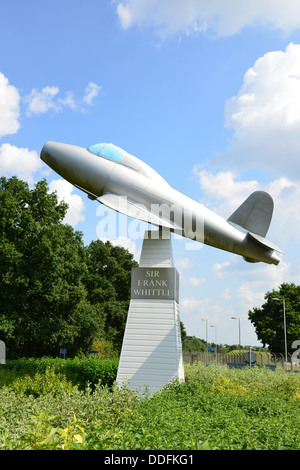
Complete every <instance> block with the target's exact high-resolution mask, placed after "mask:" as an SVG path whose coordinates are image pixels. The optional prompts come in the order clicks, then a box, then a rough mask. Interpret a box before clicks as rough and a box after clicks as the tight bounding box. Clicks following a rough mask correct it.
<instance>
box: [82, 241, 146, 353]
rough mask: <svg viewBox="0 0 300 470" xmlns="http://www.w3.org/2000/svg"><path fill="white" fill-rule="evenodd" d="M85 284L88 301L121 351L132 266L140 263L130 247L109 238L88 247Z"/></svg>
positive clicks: (106, 337) (105, 332) (106, 333)
mask: <svg viewBox="0 0 300 470" xmlns="http://www.w3.org/2000/svg"><path fill="white" fill-rule="evenodd" d="M86 255H87V268H88V269H87V273H86V276H85V286H86V289H87V292H88V300H89V301H90V303H91V304H92V305H94V306H95V308H96V309H97V311H98V312H99V315H101V317H102V319H103V322H104V338H105V339H106V340H108V341H110V342H112V343H113V345H114V347H115V348H116V349H117V350H119V351H120V349H121V346H122V340H123V335H124V330H125V325H126V318H127V313H128V308H129V299H130V284H131V268H132V267H134V266H137V265H138V264H137V262H136V261H134V259H133V255H132V254H131V253H129V251H128V250H126V249H124V248H122V247H120V246H113V245H112V244H111V243H110V242H109V241H107V242H106V243H103V242H102V241H101V240H97V241H93V242H91V243H90V245H89V246H88V247H86Z"/></svg>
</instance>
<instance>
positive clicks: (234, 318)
mask: <svg viewBox="0 0 300 470" xmlns="http://www.w3.org/2000/svg"><path fill="white" fill-rule="evenodd" d="M231 318H232V319H233V320H238V321H239V346H241V344H242V343H241V319H240V318H237V317H231Z"/></svg>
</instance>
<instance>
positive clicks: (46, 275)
mask: <svg viewBox="0 0 300 470" xmlns="http://www.w3.org/2000/svg"><path fill="white" fill-rule="evenodd" d="M66 211H67V205H66V204H65V203H58V200H57V196H56V194H54V193H49V192H48V187H47V183H46V181H45V180H43V181H40V182H38V183H37V184H36V185H35V187H34V188H33V189H30V188H29V187H28V184H27V183H25V182H23V181H20V180H18V179H17V178H16V177H13V178H10V179H6V178H4V177H1V178H0V299H1V303H0V339H2V340H4V341H5V343H6V348H7V354H8V355H9V357H13V356H42V355H56V354H57V353H58V349H59V348H60V347H65V348H67V349H68V353H71V354H75V353H76V352H78V351H79V350H80V349H82V350H86V349H87V348H88V347H89V346H90V345H91V344H92V341H93V339H94V337H95V335H96V334H97V333H98V332H99V331H100V330H101V327H102V326H103V325H101V317H99V315H98V312H97V310H96V309H95V307H94V305H93V304H92V303H91V302H90V301H89V300H88V299H87V292H86V289H85V286H84V284H83V282H82V279H83V277H84V276H85V274H86V270H87V266H86V252H85V249H84V246H83V242H82V235H81V233H80V232H75V231H74V230H73V228H72V227H70V226H68V225H65V224H63V223H62V221H63V218H64V216H65V214H66Z"/></svg>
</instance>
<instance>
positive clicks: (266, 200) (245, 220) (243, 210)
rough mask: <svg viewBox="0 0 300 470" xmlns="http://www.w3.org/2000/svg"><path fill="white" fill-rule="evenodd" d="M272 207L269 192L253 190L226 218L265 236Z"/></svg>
mask: <svg viewBox="0 0 300 470" xmlns="http://www.w3.org/2000/svg"><path fill="white" fill-rule="evenodd" d="M273 208H274V203H273V199H272V197H271V196H270V194H268V193H266V192H265V191H255V192H254V193H252V194H251V195H250V196H249V197H248V198H247V199H246V200H245V201H244V202H243V203H242V204H241V205H240V206H239V207H238V209H237V210H236V211H235V212H234V213H233V214H232V215H231V216H230V217H229V219H227V222H229V223H233V224H236V225H239V226H240V227H242V228H244V229H246V230H247V231H248V232H251V233H254V234H256V235H259V236H260V237H265V236H266V234H267V232H268V229H269V226H270V223H271V219H272V215H273Z"/></svg>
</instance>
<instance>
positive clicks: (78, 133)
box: [0, 0, 300, 345]
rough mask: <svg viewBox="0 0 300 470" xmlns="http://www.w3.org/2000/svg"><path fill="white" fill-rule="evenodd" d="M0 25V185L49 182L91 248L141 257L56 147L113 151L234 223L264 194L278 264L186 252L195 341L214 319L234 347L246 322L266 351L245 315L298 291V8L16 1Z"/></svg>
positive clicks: (181, 252)
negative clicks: (60, 168) (47, 157)
mask: <svg viewBox="0 0 300 470" xmlns="http://www.w3.org/2000/svg"><path fill="white" fill-rule="evenodd" d="M0 13H1V15H0V17H1V28H0V44H1V47H0V174H1V175H5V176H7V177H10V176H11V175H13V174H16V175H17V176H19V177H20V178H23V179H25V180H26V181H28V182H29V184H30V185H33V184H34V183H35V182H36V181H38V180H39V179H41V178H46V179H47V181H48V183H49V187H50V189H51V190H56V191H57V192H58V195H59V197H61V198H65V200H66V201H67V202H68V203H69V205H70V210H69V213H68V215H67V219H66V222H67V223H70V224H71V225H73V226H74V228H75V229H76V230H80V231H82V232H83V235H84V241H85V243H86V244H88V243H90V242H91V241H92V240H95V239H97V238H98V237H100V238H105V237H106V236H107V235H108V236H109V237H110V238H114V239H115V240H116V241H115V243H120V244H122V245H123V246H126V247H128V248H129V249H130V250H131V251H132V252H133V253H134V254H135V256H136V258H137V259H138V256H139V250H140V248H141V240H140V239H139V238H138V239H132V237H131V239H130V237H128V233H120V231H119V233H116V234H114V237H112V233H109V234H105V233H102V232H101V230H102V225H101V217H100V213H99V207H100V206H99V205H98V204H97V203H96V202H92V201H90V200H88V199H87V198H86V197H85V195H84V194H83V193H80V191H78V190H76V189H74V188H73V187H72V186H71V185H69V184H67V183H66V182H64V181H63V180H62V179H61V178H60V177H59V176H58V175H57V174H55V173H54V172H52V171H50V170H49V169H48V168H47V167H46V166H45V165H44V164H43V163H42V162H41V161H40V159H39V154H40V151H41V149H42V147H43V145H44V143H45V142H46V141H48V140H54V141H58V142H65V143H70V144H74V145H79V146H82V147H88V146H90V145H92V144H95V143H98V142H112V143H114V144H116V145H118V146H120V147H122V148H124V149H125V150H127V151H128V152H129V153H131V154H133V155H135V156H137V157H138V158H141V159H142V160H144V161H145V162H146V163H148V164H149V165H150V166H152V167H153V168H154V169H155V170H157V171H158V172H159V173H160V174H161V175H162V176H163V177H164V178H165V179H166V180H167V181H168V182H169V183H170V184H171V185H172V186H173V187H175V188H176V189H178V190H180V191H182V192H183V193H185V194H187V195H188V196H190V197H192V198H194V199H195V200H197V201H200V202H201V203H204V204H205V205H207V206H208V207H209V208H210V209H212V210H214V211H216V212H217V213H219V214H221V215H222V216H224V217H225V218H227V217H229V215H230V214H231V213H232V212H233V211H234V210H235V209H236V208H237V207H238V206H239V204H241V203H242V202H243V200H244V199H245V198H246V197H247V196H248V195H249V194H250V193H251V192H252V191H254V190H257V189H262V190H266V191H268V192H269V193H270V194H271V195H272V197H273V199H274V203H275V209H274V215H273V220H272V223H271V227H270V230H269V233H268V238H269V239H270V240H272V241H273V242H274V243H276V244H277V245H279V246H280V247H282V249H283V250H284V252H285V253H284V255H283V257H282V261H281V263H280V264H279V265H278V266H277V267H276V266H266V265H263V264H261V263H259V264H254V265H251V264H248V263H246V262H245V261H244V260H243V259H242V258H240V257H237V256H234V255H232V254H230V253H225V252H222V251H219V250H216V249H214V248H210V247H205V246H202V245H199V246H198V249H197V250H196V249H193V250H191V249H190V246H188V248H187V245H186V243H185V241H184V240H177V239H174V240H173V250H174V260H175V263H176V266H177V269H178V271H179V272H180V276H181V285H180V299H181V303H180V312H181V319H182V321H183V323H184V325H185V327H186V329H187V332H188V334H190V335H195V336H198V337H202V338H205V322H203V321H202V320H203V319H207V320H208V322H209V325H214V326H216V328H217V340H218V342H220V343H223V344H225V343H227V344H235V343H237V342H238V322H237V321H236V320H232V319H231V317H232V316H235V317H238V318H240V319H241V334H242V344H252V345H259V344H260V343H259V341H258V340H257V338H256V335H255V332H254V329H253V327H252V325H251V323H250V322H249V321H248V319H247V314H248V310H249V309H251V308H253V307H254V306H260V305H261V304H262V303H263V300H264V294H265V293H266V292H267V291H269V290H271V289H273V288H277V287H278V286H279V285H280V284H281V283H282V282H295V283H296V284H299V282H300V271H299V257H300V250H299V244H298V240H299V236H300V187H299V179H300V176H299V175H300V171H299V170H300V163H299V155H300V153H299V152H300V132H299V129H300V106H299V105H300V4H299V2H298V1H297V0H287V1H285V2H282V1H279V0H272V2H270V1H269V0H259V1H258V0H253V1H252V2H249V1H246V0H239V1H238V2H237V1H235V0H227V1H226V2H225V1H223V2H222V1H220V0H210V1H209V2H207V1H204V0H184V1H183V0H122V1H120V0H115V1H110V0H107V1H104V0H103V1H95V0H86V1H85V2H82V1H79V0H72V1H69V0H59V1H58V0H51V1H49V0H43V1H42V2H41V1H38V0H28V1H27V2H23V1H21V0H10V1H9V2H2V4H1V6H0ZM100 212H101V211H100ZM123 222H124V221H123ZM128 224H130V221H128ZM142 228H143V227H140V229H141V230H142ZM214 338H215V328H209V336H208V340H209V341H213V340H214ZM295 339H298V338H295Z"/></svg>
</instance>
